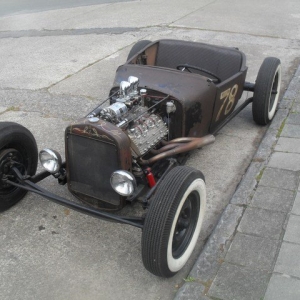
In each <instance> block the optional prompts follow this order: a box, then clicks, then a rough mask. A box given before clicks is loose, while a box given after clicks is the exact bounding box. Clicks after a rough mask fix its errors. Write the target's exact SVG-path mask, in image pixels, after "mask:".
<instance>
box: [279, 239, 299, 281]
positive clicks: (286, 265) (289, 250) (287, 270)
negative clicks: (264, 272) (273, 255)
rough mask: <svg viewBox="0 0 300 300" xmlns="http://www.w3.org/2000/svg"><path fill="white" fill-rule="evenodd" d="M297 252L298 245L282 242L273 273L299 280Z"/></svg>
mask: <svg viewBox="0 0 300 300" xmlns="http://www.w3.org/2000/svg"><path fill="white" fill-rule="evenodd" d="M299 251H300V245H298V244H291V243H288V242H283V243H282V245H281V249H280V252H279V255H278V258H277V262H276V265H275V268H274V271H275V272H278V273H282V274H286V275H291V276H296V277H298V278H300V258H299Z"/></svg>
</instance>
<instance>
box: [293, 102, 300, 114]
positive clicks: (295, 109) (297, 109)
mask: <svg viewBox="0 0 300 300" xmlns="http://www.w3.org/2000/svg"><path fill="white" fill-rule="evenodd" d="M292 113H300V103H298V102H297V103H294V105H293V107H292Z"/></svg>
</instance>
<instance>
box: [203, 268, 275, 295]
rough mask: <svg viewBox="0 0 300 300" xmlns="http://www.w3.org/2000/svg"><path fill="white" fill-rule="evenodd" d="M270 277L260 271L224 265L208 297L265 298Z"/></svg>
mask: <svg viewBox="0 0 300 300" xmlns="http://www.w3.org/2000/svg"><path fill="white" fill-rule="evenodd" d="M269 277H270V275H269V274H268V273H267V272H264V271H260V270H252V269H249V268H246V267H241V266H236V265H231V264H229V263H226V262H225V263H223V264H222V267H221V269H220V271H219V272H218V275H217V277H216V278H215V280H214V281H213V284H212V286H211V288H210V290H209V293H208V295H209V296H211V297H216V298H218V299H222V300H232V299H239V300H257V299H261V298H262V297H263V296H264V293H265V289H266V285H267V283H268V281H269Z"/></svg>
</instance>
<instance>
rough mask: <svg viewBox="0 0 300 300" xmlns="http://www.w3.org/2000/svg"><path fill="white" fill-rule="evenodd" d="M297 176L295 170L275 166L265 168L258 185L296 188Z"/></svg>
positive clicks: (288, 188) (287, 188)
mask: <svg viewBox="0 0 300 300" xmlns="http://www.w3.org/2000/svg"><path fill="white" fill-rule="evenodd" d="M298 181H299V176H298V174H297V172H294V171H289V170H281V169H276V168H266V169H265V170H264V173H263V175H262V178H261V180H260V181H259V185H263V186H269V187H275V188H279V189H286V190H292V191H293V190H295V189H297V186H298Z"/></svg>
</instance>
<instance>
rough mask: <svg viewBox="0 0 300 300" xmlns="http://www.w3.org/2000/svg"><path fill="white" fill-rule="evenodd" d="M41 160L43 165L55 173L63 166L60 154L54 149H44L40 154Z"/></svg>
mask: <svg viewBox="0 0 300 300" xmlns="http://www.w3.org/2000/svg"><path fill="white" fill-rule="evenodd" d="M39 157H40V162H41V164H42V166H43V167H44V168H45V169H46V170H47V171H48V172H50V173H52V174H55V173H57V172H58V171H59V170H60V167H61V156H60V154H59V153H58V152H57V151H55V150H52V149H43V150H42V151H41V152H40V154H39Z"/></svg>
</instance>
